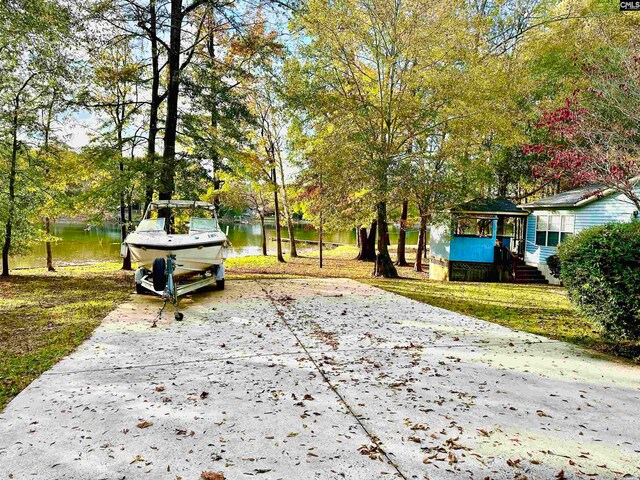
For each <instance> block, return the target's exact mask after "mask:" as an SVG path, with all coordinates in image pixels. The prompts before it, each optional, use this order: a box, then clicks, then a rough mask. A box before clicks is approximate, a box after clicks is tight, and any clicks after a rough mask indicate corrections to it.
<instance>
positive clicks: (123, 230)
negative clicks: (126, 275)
mask: <svg viewBox="0 0 640 480" xmlns="http://www.w3.org/2000/svg"><path fill="white" fill-rule="evenodd" d="M123 110H124V103H123ZM121 118H124V115H123V116H122V117H121ZM122 128H123V125H122V123H121V122H120V123H119V124H118V126H117V129H118V158H119V160H120V162H119V169H120V182H121V184H120V241H121V242H122V243H124V240H125V238H127V233H128V232H127V216H126V210H125V190H124V187H123V186H122V181H123V179H124V159H123V156H122ZM122 270H131V253H130V252H129V249H127V254H126V255H125V256H124V257H123V258H122Z"/></svg>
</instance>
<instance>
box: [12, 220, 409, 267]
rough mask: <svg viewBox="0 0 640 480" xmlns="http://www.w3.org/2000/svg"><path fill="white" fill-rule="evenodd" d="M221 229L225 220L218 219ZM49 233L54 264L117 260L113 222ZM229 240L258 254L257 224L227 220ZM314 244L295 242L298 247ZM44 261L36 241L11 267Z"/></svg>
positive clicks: (352, 239)
mask: <svg viewBox="0 0 640 480" xmlns="http://www.w3.org/2000/svg"><path fill="white" fill-rule="evenodd" d="M221 225H222V229H223V231H224V230H225V229H226V227H227V224H225V223H224V222H222V223H221ZM266 228H267V238H268V239H270V238H271V237H275V234H276V232H275V228H274V226H273V225H270V226H269V225H267V227H266ZM389 228H390V235H389V236H390V240H391V243H395V242H396V241H397V238H398V233H397V230H396V229H395V228H394V227H393V226H390V227H389ZM51 230H52V232H51V233H52V234H53V235H55V236H56V237H58V238H60V239H61V240H60V241H58V242H55V243H53V244H52V251H53V262H54V264H58V265H60V264H67V263H89V262H99V261H108V260H119V258H120V230H119V228H118V226H117V224H115V223H113V224H105V225H103V226H102V227H99V228H96V227H92V228H91V229H88V228H87V225H86V224H78V223H56V224H53V225H52V228H51ZM282 235H283V236H284V237H286V236H287V231H286V229H284V228H283V229H282ZM295 235H296V238H297V239H300V240H317V239H318V232H317V231H316V230H315V229H314V228H313V227H311V226H310V225H298V226H296V228H295ZM229 240H230V241H231V243H232V244H233V251H232V252H231V255H230V256H246V255H260V254H261V253H262V250H261V247H260V240H261V235H260V224H237V223H231V224H229ZM324 240H325V242H335V243H343V244H349V245H355V244H356V232H355V229H354V230H347V231H337V232H325V234H324ZM417 242H418V232H417V231H415V230H410V231H408V232H407V244H409V245H415V244H416V243H417ZM268 248H269V254H273V253H274V250H275V244H274V242H269V244H268ZM305 248H317V246H315V247H314V246H310V245H305V244H299V245H298V249H299V250H304V249H305ZM283 250H284V252H285V253H286V252H287V251H288V246H287V244H286V243H285V244H283ZM45 264H46V256H45V246H44V243H41V244H36V245H34V246H33V248H32V249H31V251H30V252H29V253H28V254H26V255H21V256H18V257H12V258H11V262H10V266H11V268H26V267H44V266H45Z"/></svg>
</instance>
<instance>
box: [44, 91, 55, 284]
mask: <svg viewBox="0 0 640 480" xmlns="http://www.w3.org/2000/svg"><path fill="white" fill-rule="evenodd" d="M56 96H57V90H56V88H54V89H53V95H52V96H51V102H50V103H49V107H48V109H47V121H46V123H45V126H44V153H45V155H47V156H48V155H49V139H50V137H51V122H52V120H53V106H54V104H55V101H56ZM46 165H47V167H46V169H45V178H46V177H48V175H49V166H48V163H46ZM44 232H45V233H46V235H47V240H45V242H44V248H45V252H46V256H47V259H46V262H47V271H48V272H55V271H56V269H55V268H53V253H52V252H51V242H50V241H49V236H50V235H51V218H50V217H49V216H48V215H47V216H46V217H45V219H44Z"/></svg>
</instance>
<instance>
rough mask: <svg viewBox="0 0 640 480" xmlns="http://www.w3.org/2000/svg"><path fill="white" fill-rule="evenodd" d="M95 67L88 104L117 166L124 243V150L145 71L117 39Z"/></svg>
mask: <svg viewBox="0 0 640 480" xmlns="http://www.w3.org/2000/svg"><path fill="white" fill-rule="evenodd" d="M92 67H93V79H92V85H91V87H90V90H89V91H88V92H87V93H86V96H87V97H88V98H87V100H86V103H87V104H88V105H93V106H94V109H95V110H96V111H98V112H102V113H103V114H104V120H103V123H102V127H103V136H102V137H101V141H102V142H106V143H105V144H106V146H107V148H108V149H110V150H111V152H112V155H113V159H114V160H115V163H116V164H117V169H118V173H119V175H118V177H117V185H118V186H117V190H118V198H119V209H120V237H121V241H122V242H124V240H125V238H126V237H127V234H128V232H129V225H128V224H127V208H126V205H127V201H126V200H127V196H128V195H127V191H129V190H130V188H131V185H130V183H131V180H130V174H131V172H125V170H126V165H125V162H126V158H125V156H124V150H125V147H126V146H127V144H128V143H129V142H130V141H131V139H130V138H128V135H127V130H128V129H129V128H130V126H131V124H132V122H133V119H134V116H135V115H136V114H137V113H138V112H139V111H140V109H141V103H140V99H139V85H140V77H141V72H142V68H141V66H140V65H139V63H138V62H137V61H136V60H135V59H134V58H133V56H132V45H131V43H130V38H128V37H124V36H116V37H115V38H114V42H113V43H112V44H110V45H108V46H107V47H106V48H104V49H103V50H102V51H101V52H96V53H95V54H94V56H93V58H92ZM130 203H131V202H129V205H130ZM122 269H123V270H131V257H130V255H129V253H127V256H126V257H124V258H123V260H122Z"/></svg>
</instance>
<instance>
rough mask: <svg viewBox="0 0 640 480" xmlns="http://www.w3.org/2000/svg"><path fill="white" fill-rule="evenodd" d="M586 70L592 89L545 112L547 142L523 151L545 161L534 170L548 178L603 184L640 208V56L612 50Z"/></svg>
mask: <svg viewBox="0 0 640 480" xmlns="http://www.w3.org/2000/svg"><path fill="white" fill-rule="evenodd" d="M585 70H586V72H587V74H588V76H589V80H590V84H591V86H590V88H588V89H584V90H580V91H576V92H574V93H573V95H572V96H571V97H569V98H567V99H566V100H565V102H564V104H563V105H562V106H561V107H559V108H556V109H555V110H550V111H545V112H544V113H543V115H542V118H541V120H540V122H539V123H538V124H537V127H538V128H539V129H541V130H542V131H543V132H544V133H546V140H545V141H544V142H542V143H538V144H534V145H527V146H525V147H524V148H523V151H524V153H525V154H527V155H534V156H537V157H539V158H541V159H542V160H543V161H542V163H540V164H539V165H537V166H536V167H535V168H534V172H533V173H534V176H536V177H538V178H541V179H542V180H543V181H551V180H556V181H563V182H564V183H565V184H567V185H568V186H570V187H577V186H584V185H600V186H601V187H602V188H601V190H602V191H604V190H613V191H616V192H619V193H621V194H623V195H624V196H625V197H626V198H627V199H628V200H629V201H630V202H632V203H633V204H634V205H635V206H636V208H637V209H638V210H640V194H639V190H638V186H639V184H640V56H638V55H634V54H633V53H632V49H625V50H622V51H613V52H610V55H609V56H608V57H607V58H606V59H600V60H599V62H598V64H597V66H595V65H594V64H592V65H588V66H587V67H585Z"/></svg>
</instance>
